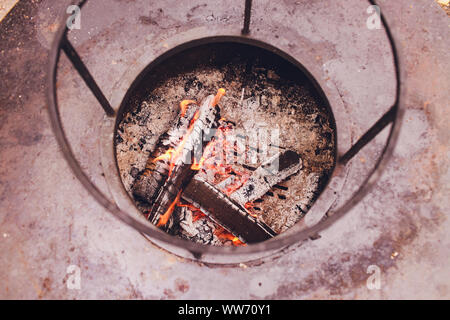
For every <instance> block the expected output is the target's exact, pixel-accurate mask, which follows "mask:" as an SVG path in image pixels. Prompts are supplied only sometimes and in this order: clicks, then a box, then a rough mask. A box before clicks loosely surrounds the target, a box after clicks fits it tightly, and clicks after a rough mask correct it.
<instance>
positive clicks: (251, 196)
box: [230, 150, 303, 206]
mask: <svg viewBox="0 0 450 320" xmlns="http://www.w3.org/2000/svg"><path fill="white" fill-rule="evenodd" d="M302 165H303V163H302V160H301V158H300V156H299V155H298V154H297V153H296V152H294V151H291V150H283V151H281V152H279V153H277V154H275V155H274V156H272V157H271V158H269V159H268V160H267V161H265V162H264V163H262V164H261V166H259V167H258V168H257V169H256V170H255V171H254V172H253V173H252V175H251V176H250V178H249V179H248V180H247V182H245V183H244V185H243V186H242V187H240V188H239V189H238V190H236V191H235V192H233V193H232V194H231V195H230V198H231V199H233V200H234V201H235V202H237V203H239V204H240V205H242V206H243V205H245V204H246V203H248V202H253V201H255V200H256V199H259V198H261V197H262V196H264V194H266V193H267V192H268V191H270V189H272V187H274V186H275V185H277V184H278V183H280V182H282V181H283V180H285V179H287V178H288V177H290V176H291V175H293V174H295V173H297V172H298V171H299V170H300V169H301V168H302Z"/></svg>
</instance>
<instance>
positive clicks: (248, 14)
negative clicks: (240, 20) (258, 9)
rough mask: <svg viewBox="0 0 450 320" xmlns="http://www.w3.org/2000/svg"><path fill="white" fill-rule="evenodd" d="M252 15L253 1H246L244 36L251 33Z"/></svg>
mask: <svg viewBox="0 0 450 320" xmlns="http://www.w3.org/2000/svg"><path fill="white" fill-rule="evenodd" d="M251 15H252V0H245V13H244V28H243V29H242V34H243V35H246V34H249V33H250V17H251Z"/></svg>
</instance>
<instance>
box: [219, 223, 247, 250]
mask: <svg viewBox="0 0 450 320" xmlns="http://www.w3.org/2000/svg"><path fill="white" fill-rule="evenodd" d="M214 234H215V235H216V236H217V237H218V238H219V239H222V240H229V241H231V242H232V243H233V245H235V246H245V245H246V244H245V243H244V242H242V241H241V240H240V239H239V238H238V237H235V236H234V235H233V234H231V233H230V232H228V231H226V230H225V229H224V228H222V227H219V228H217V229H216V231H215V232H214Z"/></svg>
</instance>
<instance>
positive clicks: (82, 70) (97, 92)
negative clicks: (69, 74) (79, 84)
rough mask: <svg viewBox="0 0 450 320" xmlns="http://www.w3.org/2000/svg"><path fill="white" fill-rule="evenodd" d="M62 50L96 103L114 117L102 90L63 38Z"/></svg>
mask: <svg viewBox="0 0 450 320" xmlns="http://www.w3.org/2000/svg"><path fill="white" fill-rule="evenodd" d="M61 46H62V49H63V50H64V53H65V54H66V55H67V57H68V58H69V60H70V61H71V62H72V64H73V66H74V67H75V69H76V70H77V71H78V73H79V75H80V76H81V78H83V80H84V82H85V83H86V85H87V86H88V87H89V89H91V91H92V93H93V94H94V96H95V97H96V98H97V100H98V102H99V103H100V105H101V106H102V108H103V110H105V112H106V114H107V115H108V116H114V115H115V113H116V112H115V111H114V109H113V108H112V107H111V104H110V103H109V101H108V100H107V99H106V97H105V95H104V94H103V92H102V90H101V89H100V88H99V86H98V85H97V83H96V82H95V80H94V78H93V77H92V75H91V73H90V72H89V70H88V69H87V68H86V65H85V64H84V63H83V61H82V60H81V58H80V56H79V55H78V53H77V51H76V50H75V48H74V47H73V46H72V44H71V43H70V41H69V40H68V39H67V38H66V37H64V38H63V41H62V43H61Z"/></svg>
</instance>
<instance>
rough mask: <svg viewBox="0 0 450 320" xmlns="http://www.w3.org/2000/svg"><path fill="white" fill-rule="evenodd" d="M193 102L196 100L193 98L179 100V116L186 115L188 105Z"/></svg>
mask: <svg viewBox="0 0 450 320" xmlns="http://www.w3.org/2000/svg"><path fill="white" fill-rule="evenodd" d="M193 103H197V102H196V101H194V100H183V101H181V102H180V109H181V117H184V116H185V115H186V111H187V108H188V106H189V105H190V104H193Z"/></svg>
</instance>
